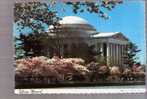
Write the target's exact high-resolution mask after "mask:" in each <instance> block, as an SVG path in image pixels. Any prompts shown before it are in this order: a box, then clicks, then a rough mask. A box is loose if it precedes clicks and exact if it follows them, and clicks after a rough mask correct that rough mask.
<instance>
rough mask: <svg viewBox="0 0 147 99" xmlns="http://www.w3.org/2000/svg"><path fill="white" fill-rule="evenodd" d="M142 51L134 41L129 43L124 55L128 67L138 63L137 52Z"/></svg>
mask: <svg viewBox="0 0 147 99" xmlns="http://www.w3.org/2000/svg"><path fill="white" fill-rule="evenodd" d="M140 51H141V50H139V49H138V47H137V46H136V45H135V44H134V43H132V42H129V44H128V45H127V47H126V48H125V51H124V56H123V60H124V64H125V65H126V66H128V67H132V66H133V64H136V63H138V61H137V59H138V57H137V54H138V52H140Z"/></svg>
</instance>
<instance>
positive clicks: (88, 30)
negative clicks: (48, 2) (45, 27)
mask: <svg viewBox="0 0 147 99" xmlns="http://www.w3.org/2000/svg"><path fill="white" fill-rule="evenodd" d="M60 24H61V25H60V29H59V30H58V33H55V31H54V33H52V29H53V28H54V27H51V26H50V27H49V31H50V32H49V35H51V36H52V37H53V38H54V39H56V40H57V41H58V45H59V46H58V47H59V52H60V54H61V56H63V57H80V55H79V54H81V53H82V49H83V51H84V50H85V47H86V45H88V46H94V50H95V52H97V53H99V52H101V54H99V56H100V57H101V59H102V58H105V59H106V63H107V65H119V66H122V65H123V58H122V57H123V56H124V50H125V48H126V47H127V44H128V42H129V40H128V39H127V38H126V37H125V36H124V35H123V34H122V33H120V32H114V33H100V32H97V31H96V29H95V28H94V27H93V26H92V25H91V24H89V23H88V21H87V20H85V19H83V18H81V17H77V16H66V17H64V18H63V19H62V20H61V21H60ZM85 44H86V45H85ZM84 45H85V46H84ZM75 50H77V51H76V52H77V53H75ZM73 53H74V54H75V55H72V56H71V54H73ZM82 56H84V55H82V54H81V57H82Z"/></svg>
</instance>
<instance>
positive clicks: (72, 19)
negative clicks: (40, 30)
mask: <svg viewBox="0 0 147 99" xmlns="http://www.w3.org/2000/svg"><path fill="white" fill-rule="evenodd" d="M60 23H61V24H89V23H88V21H87V20H85V19H83V18H81V17H78V16H66V17H63V19H62V20H61V21H60Z"/></svg>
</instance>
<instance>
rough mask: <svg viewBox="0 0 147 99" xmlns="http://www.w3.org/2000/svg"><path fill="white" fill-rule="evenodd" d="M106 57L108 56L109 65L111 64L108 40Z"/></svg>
mask: <svg viewBox="0 0 147 99" xmlns="http://www.w3.org/2000/svg"><path fill="white" fill-rule="evenodd" d="M106 58H107V65H110V64H109V63H110V43H108V42H107V55H106Z"/></svg>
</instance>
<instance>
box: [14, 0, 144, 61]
mask: <svg viewBox="0 0 147 99" xmlns="http://www.w3.org/2000/svg"><path fill="white" fill-rule="evenodd" d="M62 7H63V6H61V5H58V6H57V7H56V9H57V10H58V12H59V13H58V16H60V17H64V16H80V17H82V18H84V19H86V20H87V21H88V22H89V23H90V24H91V25H93V26H94V27H95V28H96V29H97V31H98V32H122V33H123V34H124V35H125V36H126V37H128V38H129V39H130V40H131V41H132V42H133V43H136V45H137V46H138V47H139V49H141V52H140V53H139V54H138V56H139V58H140V61H141V62H142V63H145V57H146V56H145V38H144V35H145V22H144V21H145V20H144V16H145V15H144V2H143V1H142V0H124V3H123V4H120V5H118V6H117V7H116V8H114V9H113V10H112V11H109V12H108V11H106V12H107V14H108V15H109V17H110V19H108V20H105V19H103V18H100V17H99V16H98V15H96V14H89V13H88V12H84V13H78V14H74V13H73V12H72V10H71V8H70V7H67V6H64V8H65V9H66V10H65V12H63V11H61V9H62ZM16 27H17V26H15V25H14V33H16V34H17V33H18V31H16V30H15V28H16ZM25 32H26V31H25ZM18 34H19V33H18Z"/></svg>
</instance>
